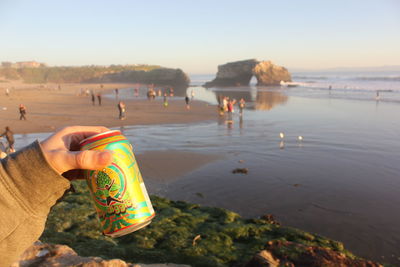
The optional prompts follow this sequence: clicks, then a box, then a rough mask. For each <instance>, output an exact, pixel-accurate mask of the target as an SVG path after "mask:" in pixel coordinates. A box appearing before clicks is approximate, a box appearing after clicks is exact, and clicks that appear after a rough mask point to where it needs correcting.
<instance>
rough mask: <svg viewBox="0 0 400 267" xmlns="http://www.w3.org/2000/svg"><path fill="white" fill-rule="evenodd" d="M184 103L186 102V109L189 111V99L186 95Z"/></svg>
mask: <svg viewBox="0 0 400 267" xmlns="http://www.w3.org/2000/svg"><path fill="white" fill-rule="evenodd" d="M185 102H186V109H190V105H189V102H190V99H189V97H188V96H187V95H186V97H185Z"/></svg>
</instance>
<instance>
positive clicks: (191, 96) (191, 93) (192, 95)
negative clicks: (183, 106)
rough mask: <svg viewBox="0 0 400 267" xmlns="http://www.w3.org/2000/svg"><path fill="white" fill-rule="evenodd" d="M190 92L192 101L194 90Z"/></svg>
mask: <svg viewBox="0 0 400 267" xmlns="http://www.w3.org/2000/svg"><path fill="white" fill-rule="evenodd" d="M190 94H191V98H192V101H193V99H194V90H193V89H192V92H191V93H190Z"/></svg>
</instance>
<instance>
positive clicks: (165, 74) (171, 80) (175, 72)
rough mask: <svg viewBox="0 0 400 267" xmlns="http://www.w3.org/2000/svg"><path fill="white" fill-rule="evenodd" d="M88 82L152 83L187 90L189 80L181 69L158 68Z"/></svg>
mask: <svg viewBox="0 0 400 267" xmlns="http://www.w3.org/2000/svg"><path fill="white" fill-rule="evenodd" d="M90 82H101V83H106V82H123V83H147V84H150V83H154V84H155V85H169V86H173V87H184V88H187V87H188V86H189V83H190V79H189V77H188V75H187V74H186V73H184V72H183V71H182V70H181V69H168V68H159V69H154V70H151V71H142V70H140V71H135V70H128V71H122V72H117V73H111V74H106V75H103V76H101V77H98V78H94V79H91V80H90Z"/></svg>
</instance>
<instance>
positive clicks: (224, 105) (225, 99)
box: [222, 96, 229, 112]
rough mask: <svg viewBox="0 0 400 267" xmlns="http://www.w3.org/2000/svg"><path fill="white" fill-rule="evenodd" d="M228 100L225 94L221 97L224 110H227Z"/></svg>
mask: <svg viewBox="0 0 400 267" xmlns="http://www.w3.org/2000/svg"><path fill="white" fill-rule="evenodd" d="M228 100H229V98H228V97H227V96H225V97H224V98H223V99H222V106H223V107H224V112H227V111H228Z"/></svg>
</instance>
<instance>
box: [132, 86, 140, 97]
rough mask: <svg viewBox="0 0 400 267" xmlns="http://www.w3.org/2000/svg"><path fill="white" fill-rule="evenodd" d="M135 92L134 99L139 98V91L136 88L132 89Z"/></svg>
mask: <svg viewBox="0 0 400 267" xmlns="http://www.w3.org/2000/svg"><path fill="white" fill-rule="evenodd" d="M133 90H134V92H135V97H138V96H139V89H138V88H137V87H135V89H133Z"/></svg>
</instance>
